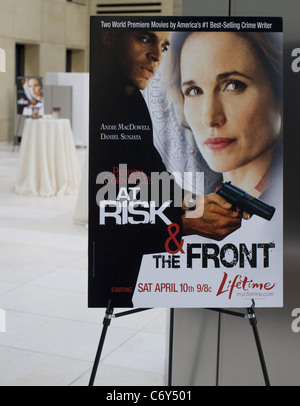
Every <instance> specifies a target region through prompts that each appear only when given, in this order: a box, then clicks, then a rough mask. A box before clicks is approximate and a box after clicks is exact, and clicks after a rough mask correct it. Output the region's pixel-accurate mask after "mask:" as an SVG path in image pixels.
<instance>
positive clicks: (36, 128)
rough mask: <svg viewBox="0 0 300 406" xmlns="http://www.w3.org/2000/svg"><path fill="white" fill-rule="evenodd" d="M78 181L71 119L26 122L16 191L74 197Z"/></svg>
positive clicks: (79, 175) (28, 120) (78, 174)
mask: <svg viewBox="0 0 300 406" xmlns="http://www.w3.org/2000/svg"><path fill="white" fill-rule="evenodd" d="M80 178H81V171H80V166H79V162H78V156H77V153H76V149H75V144H74V139H73V134H72V130H71V125H70V120H68V119H59V120H53V119H49V120H47V119H46V120H44V119H38V120H32V119H27V120H26V121H25V125H24V128H23V133H22V142H21V149H20V160H19V167H18V172H17V179H16V183H15V185H14V189H15V192H16V193H18V194H25V195H40V196H45V197H50V196H62V195H68V194H74V193H77V191H78V188H79V184H80Z"/></svg>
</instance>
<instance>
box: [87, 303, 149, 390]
mask: <svg viewBox="0 0 300 406" xmlns="http://www.w3.org/2000/svg"><path fill="white" fill-rule="evenodd" d="M146 310H151V309H150V308H149V309H132V310H127V311H124V312H121V313H117V314H114V308H113V307H112V306H111V301H109V302H108V306H107V309H106V312H105V316H104V319H103V328H102V333H101V336H100V341H99V346H98V350H97V353H96V357H95V361H94V366H93V369H92V374H91V377H90V381H89V386H94V382H95V378H96V374H97V370H98V366H99V362H100V357H101V354H102V350H103V346H104V341H105V338H106V333H107V330H108V327H109V326H110V323H111V319H113V318H117V317H122V316H128V315H130V314H134V313H139V312H144V311H146Z"/></svg>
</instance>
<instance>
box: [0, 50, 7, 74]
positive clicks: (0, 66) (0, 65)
mask: <svg viewBox="0 0 300 406" xmlns="http://www.w3.org/2000/svg"><path fill="white" fill-rule="evenodd" d="M0 72H6V53H5V51H4V49H2V48H0Z"/></svg>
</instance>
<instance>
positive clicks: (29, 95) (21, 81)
mask: <svg viewBox="0 0 300 406" xmlns="http://www.w3.org/2000/svg"><path fill="white" fill-rule="evenodd" d="M34 112H35V113H36V114H38V116H40V117H41V116H43V115H44V98H43V79H42V78H41V77H39V76H19V77H17V114H19V115H21V116H30V117H32V116H33V114H34Z"/></svg>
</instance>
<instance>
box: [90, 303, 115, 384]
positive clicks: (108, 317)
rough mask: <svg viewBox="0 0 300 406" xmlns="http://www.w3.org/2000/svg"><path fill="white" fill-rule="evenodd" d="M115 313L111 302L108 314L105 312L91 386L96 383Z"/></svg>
mask: <svg viewBox="0 0 300 406" xmlns="http://www.w3.org/2000/svg"><path fill="white" fill-rule="evenodd" d="M113 312H114V309H113V308H112V307H111V302H109V303H108V307H107V309H106V312H105V316H104V319H103V328H102V333H101V337H100V341H99V346H98V350H97V354H96V358H95V361H94V366H93V369H92V374H91V377H90V382H89V386H93V385H94V382H95V378H96V374H97V369H98V365H99V361H100V357H101V354H102V349H103V345H104V341H105V337H106V333H107V330H108V327H109V325H110V322H111V319H112V317H113Z"/></svg>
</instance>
